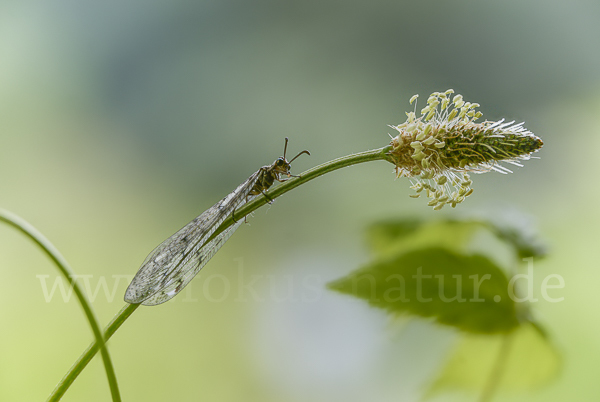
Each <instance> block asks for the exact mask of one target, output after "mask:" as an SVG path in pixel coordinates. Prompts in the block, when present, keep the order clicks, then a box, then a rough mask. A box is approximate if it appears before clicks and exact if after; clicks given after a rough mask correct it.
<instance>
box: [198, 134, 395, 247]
mask: <svg viewBox="0 0 600 402" xmlns="http://www.w3.org/2000/svg"><path fill="white" fill-rule="evenodd" d="M390 149H391V146H389V145H388V146H385V147H383V148H378V149H374V150H371V151H365V152H359V153H356V154H352V155H348V156H343V157H341V158H337V159H334V160H332V161H329V162H325V163H323V164H321V165H319V166H315V167H314V168H312V169H309V170H307V171H305V172H303V173H300V174H299V175H298V177H293V178H291V179H289V180H287V181H285V182H283V183H281V184H280V185H278V186H276V187H274V188H273V189H271V190H269V191H267V192H266V195H267V196H266V197H265V196H264V195H263V196H262V197H257V198H255V199H253V200H252V201H250V202H248V203H246V204H244V205H243V206H242V207H240V208H238V209H237V210H235V211H234V213H233V214H232V216H229V217H228V218H227V219H225V221H223V223H222V224H221V226H219V228H218V229H217V230H216V231H215V232H214V233H213V234H212V235H211V237H210V238H209V239H208V240H207V241H206V242H207V243H208V242H209V241H210V240H212V239H214V238H215V237H216V236H218V235H219V234H220V233H222V232H223V231H224V230H225V229H227V228H228V227H229V226H231V225H233V223H235V222H236V221H238V220H239V219H243V217H244V216H246V215H248V214H250V213H252V212H254V211H256V210H257V209H258V208H260V207H262V206H263V205H265V204H266V203H268V202H269V200H270V199H271V200H274V199H275V198H277V197H280V196H282V195H283V194H285V193H287V192H288V191H290V190H293V189H294V188H296V187H298V186H300V185H301V184H304V183H306V182H309V181H311V180H313V179H316V178H317V177H319V176H323V175H324V174H326V173H329V172H333V171H334V170H338V169H341V168H344V167H347V166H352V165H356V164H359V163H364V162H371V161H377V160H386V161H388V162H391V163H393V162H392V161H391V159H390V158H389V156H388V152H389V151H390ZM267 197H268V198H267Z"/></svg>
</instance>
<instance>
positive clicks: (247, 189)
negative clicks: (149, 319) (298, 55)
mask: <svg viewBox="0 0 600 402" xmlns="http://www.w3.org/2000/svg"><path fill="white" fill-rule="evenodd" d="M287 144H288V139H287V138H286V139H285V145H284V148H283V156H282V157H279V158H277V159H276V160H275V162H273V164H271V165H267V166H263V167H261V168H260V169H258V171H256V172H255V173H254V174H252V176H250V177H249V178H248V179H247V180H246V181H245V182H243V183H242V184H240V185H239V186H238V187H237V188H236V189H235V190H233V192H231V193H230V194H228V195H227V196H226V197H225V198H223V199H222V200H221V201H219V202H217V203H216V204H215V205H213V206H212V207H210V208H209V209H207V210H206V211H204V212H203V213H202V214H201V215H200V216H198V217H197V218H195V219H194V220H193V221H191V222H190V223H188V224H187V225H185V226H184V227H183V228H182V229H180V230H179V231H178V232H177V233H175V234H174V235H173V236H171V237H169V238H168V239H167V240H165V241H164V242H162V243H161V244H160V245H159V246H158V247H156V248H155V249H154V250H153V251H152V252H151V253H150V254H149V255H148V257H146V260H144V262H143V264H142V266H141V267H140V269H139V271H138V272H137V274H135V277H134V278H133V280H132V281H131V283H130V284H129V287H128V288H127V291H126V292H125V301H126V302H127V303H132V304H139V303H141V304H143V305H146V306H154V305H157V304H161V303H164V302H166V301H168V300H170V299H171V298H173V297H174V296H175V295H176V294H177V293H179V292H180V291H181V290H182V289H183V288H184V287H185V286H186V285H187V284H188V283H189V282H190V281H191V280H192V279H193V278H194V277H195V276H196V274H198V272H199V271H200V270H201V269H202V267H204V265H206V263H207V262H208V261H209V260H210V259H211V258H212V256H214V255H215V253H216V252H217V251H218V250H219V249H220V248H221V246H223V244H225V242H226V241H227V240H228V239H229V237H231V235H232V234H233V232H235V231H236V229H237V228H238V227H239V226H240V225H241V223H242V221H243V220H237V221H236V222H235V223H234V224H233V225H231V226H229V227H228V228H227V229H225V230H223V232H221V233H219V234H218V235H217V236H215V237H214V238H212V239H211V235H212V234H213V233H214V232H215V230H217V228H218V227H219V226H220V225H221V223H223V221H224V220H225V219H226V218H227V217H228V216H229V215H232V216H233V214H234V212H235V210H236V209H237V208H238V207H240V206H242V205H243V204H245V203H247V202H248V201H250V200H252V199H253V198H254V197H256V196H257V195H260V194H262V195H264V196H265V197H266V198H267V199H269V201H272V200H271V199H270V198H269V197H268V196H267V194H266V193H265V191H266V190H268V189H269V188H270V187H271V186H272V185H273V183H274V182H275V180H277V181H279V182H283V181H285V180H288V179H282V178H281V175H287V176H288V177H296V176H293V175H292V174H291V173H290V164H291V163H292V162H293V161H294V160H295V159H296V158H297V157H299V156H300V155H302V154H307V155H310V152H308V151H302V152H300V153H299V154H298V155H296V156H294V157H293V158H292V160H290V161H289V162H288V160H287V159H286V158H285V155H286V152H287Z"/></svg>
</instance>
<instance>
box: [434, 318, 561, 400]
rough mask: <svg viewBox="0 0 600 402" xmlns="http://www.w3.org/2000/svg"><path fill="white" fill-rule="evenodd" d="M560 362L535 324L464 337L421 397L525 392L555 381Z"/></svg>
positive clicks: (525, 324) (553, 349)
mask: <svg viewBox="0 0 600 402" xmlns="http://www.w3.org/2000/svg"><path fill="white" fill-rule="evenodd" d="M560 366H561V358H560V355H559V353H558V351H557V350H556V348H555V347H554V345H553V344H552V343H551V342H550V340H549V339H548V338H547V337H546V336H545V335H544V334H543V333H542V332H541V331H540V330H538V328H537V325H536V324H532V323H524V324H522V325H520V326H519V327H518V328H517V329H515V330H514V331H512V332H511V333H508V334H503V335H495V336H482V335H473V334H468V335H464V336H463V337H462V339H461V340H460V341H459V343H458V345H456V347H455V348H454V350H453V351H452V352H451V356H450V358H449V359H448V362H447V363H446V365H445V366H444V368H443V369H442V371H441V372H440V373H439V375H438V376H437V378H436V379H435V380H434V382H433V383H432V385H431V386H430V387H429V389H428V391H427V392H426V394H425V398H430V397H433V396H435V395H438V394H440V393H444V392H452V391H454V392H456V391H470V392H476V393H478V394H481V393H483V392H488V393H494V392H496V391H525V390H531V389H534V388H536V387H539V386H542V385H544V384H546V383H547V382H548V381H549V380H551V379H553V378H554V377H556V375H557V374H558V372H559V370H560Z"/></svg>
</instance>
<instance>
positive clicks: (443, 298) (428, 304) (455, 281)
mask: <svg viewBox="0 0 600 402" xmlns="http://www.w3.org/2000/svg"><path fill="white" fill-rule="evenodd" d="M466 231H468V230H466ZM457 237H458V236H457ZM328 286H329V288H330V289H333V290H337V291H339V292H341V293H345V294H350V295H353V296H356V297H358V298H361V299H363V300H366V301H367V302H368V303H369V304H370V305H372V306H375V307H378V308H382V309H385V310H386V311H388V312H390V313H394V314H412V315H417V316H420V317H431V318H434V319H435V321H436V322H438V323H441V324H445V325H450V326H454V327H456V328H459V329H461V330H463V331H467V332H473V333H498V332H507V331H509V330H511V329H513V328H515V327H516V326H517V325H518V319H517V313H516V311H515V304H514V302H513V301H512V300H511V299H510V298H509V297H508V279H507V277H506V275H505V274H504V272H503V271H502V269H500V268H499V267H498V266H497V265H496V264H494V263H493V262H492V261H490V260H489V259H488V258H486V257H484V256H481V255H463V254H460V253H457V252H453V251H450V250H448V249H446V248H442V247H425V248H421V249H417V250H411V251H408V252H406V253H400V254H397V255H395V256H393V257H390V258H386V259H383V260H381V261H378V262H375V263H372V264H369V265H367V266H365V267H363V268H361V269H359V270H357V271H355V272H353V273H351V274H350V275H348V276H346V277H344V278H341V279H339V280H336V281H334V282H331V283H329V284H328Z"/></svg>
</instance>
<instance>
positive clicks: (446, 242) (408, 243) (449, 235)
mask: <svg viewBox="0 0 600 402" xmlns="http://www.w3.org/2000/svg"><path fill="white" fill-rule="evenodd" d="M523 220H525V221H526V218H521V220H519V219H517V218H513V219H503V220H501V221H500V220H497V221H494V220H484V219H463V220H457V219H448V220H438V221H433V222H426V221H424V220H422V219H419V218H407V219H400V220H396V221H384V222H378V223H375V224H373V225H371V226H370V227H369V228H368V229H367V242H368V244H369V247H370V249H371V250H372V251H373V253H374V254H375V255H379V256H383V255H390V254H394V253H398V252H400V251H406V250H410V249H412V248H416V247H424V246H430V245H437V246H445V247H447V248H449V249H452V250H460V251H466V250H467V249H468V248H469V246H470V245H471V244H472V242H473V240H474V239H475V238H477V237H479V235H480V234H481V233H482V232H481V231H486V232H489V233H491V234H493V235H494V236H495V237H496V238H497V239H498V240H499V241H501V242H502V243H504V244H505V245H507V246H509V247H511V248H512V249H513V250H514V252H515V253H516V255H517V257H518V259H519V261H521V260H522V259H523V258H526V257H537V258H541V257H544V256H545V255H546V254H547V247H546V245H545V244H544V243H543V242H542V241H541V240H540V239H539V238H538V237H537V235H536V234H535V233H534V232H532V230H531V225H527V224H526V223H528V222H523ZM477 251H478V252H480V253H484V254H485V253H486V250H481V249H479V250H477Z"/></svg>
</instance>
